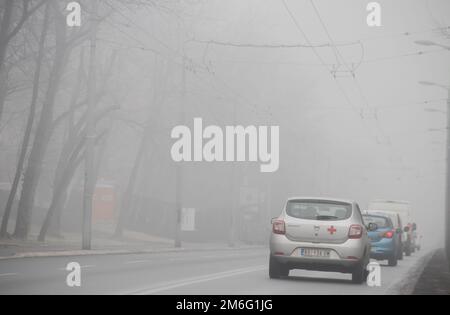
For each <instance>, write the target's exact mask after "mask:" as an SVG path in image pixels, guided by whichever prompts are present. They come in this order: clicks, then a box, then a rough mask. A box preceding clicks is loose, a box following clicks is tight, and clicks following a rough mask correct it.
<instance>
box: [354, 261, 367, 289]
mask: <svg viewBox="0 0 450 315" xmlns="http://www.w3.org/2000/svg"><path fill="white" fill-rule="evenodd" d="M365 277H366V270H365V268H363V267H362V265H359V266H358V267H356V268H355V270H353V272H352V282H353V283H355V284H362V283H363V282H364V278H365Z"/></svg>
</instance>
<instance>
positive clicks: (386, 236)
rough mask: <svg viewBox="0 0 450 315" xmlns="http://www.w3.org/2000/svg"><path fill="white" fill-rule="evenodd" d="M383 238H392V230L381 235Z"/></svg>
mask: <svg viewBox="0 0 450 315" xmlns="http://www.w3.org/2000/svg"><path fill="white" fill-rule="evenodd" d="M382 237H383V238H393V237H394V231H387V232H386V233H384V234H383V235H382Z"/></svg>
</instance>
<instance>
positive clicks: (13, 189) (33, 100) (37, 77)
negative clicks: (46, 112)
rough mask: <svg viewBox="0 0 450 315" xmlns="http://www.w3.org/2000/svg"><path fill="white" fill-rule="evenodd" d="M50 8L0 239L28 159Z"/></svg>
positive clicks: (40, 43) (6, 228)
mask: <svg viewBox="0 0 450 315" xmlns="http://www.w3.org/2000/svg"><path fill="white" fill-rule="evenodd" d="M49 8H50V7H49V6H48V5H47V6H46V9H45V16H44V21H43V22H42V32H41V38H40V40H39V50H38V57H37V60H36V71H35V73H34V79H33V92H32V96H31V105H30V111H29V114H28V119H27V123H26V129H25V134H24V136H23V140H22V146H21V149H20V153H19V161H18V163H17V168H16V174H15V176H14V181H13V184H12V187H11V191H10V193H9V197H8V201H7V204H6V207H5V212H4V214H3V219H2V225H1V229H0V237H5V236H7V231H8V222H9V217H10V215H11V210H12V206H13V203H14V199H15V197H16V193H17V188H18V186H19V181H20V178H21V176H22V171H23V166H24V163H25V158H26V155H27V151H28V145H29V142H30V138H31V131H32V129H33V124H34V117H35V113H36V105H37V99H38V95H39V85H40V78H41V68H42V62H43V57H44V48H45V41H46V38H47V32H48V26H49V15H50V13H49Z"/></svg>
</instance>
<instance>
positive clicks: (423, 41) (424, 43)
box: [414, 40, 450, 50]
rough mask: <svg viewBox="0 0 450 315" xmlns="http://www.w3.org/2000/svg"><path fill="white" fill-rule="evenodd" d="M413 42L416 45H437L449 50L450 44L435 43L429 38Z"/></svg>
mask: <svg viewBox="0 0 450 315" xmlns="http://www.w3.org/2000/svg"><path fill="white" fill-rule="evenodd" d="M414 43H416V44H417V45H421V46H437V47H441V48H444V49H447V50H450V46H447V45H443V44H439V43H435V42H433V41H431V40H416V41H415V42H414Z"/></svg>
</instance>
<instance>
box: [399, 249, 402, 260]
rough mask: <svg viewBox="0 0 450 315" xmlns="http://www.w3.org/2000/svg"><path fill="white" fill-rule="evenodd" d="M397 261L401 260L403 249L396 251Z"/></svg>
mask: <svg viewBox="0 0 450 315" xmlns="http://www.w3.org/2000/svg"><path fill="white" fill-rule="evenodd" d="M398 260H403V247H400V248H399V250H398Z"/></svg>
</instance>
